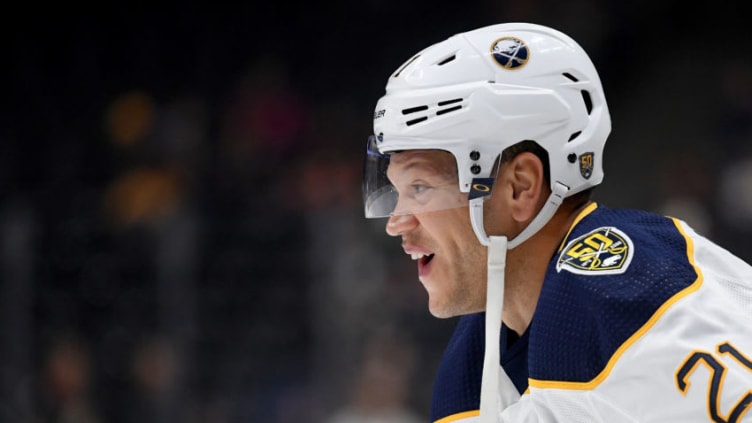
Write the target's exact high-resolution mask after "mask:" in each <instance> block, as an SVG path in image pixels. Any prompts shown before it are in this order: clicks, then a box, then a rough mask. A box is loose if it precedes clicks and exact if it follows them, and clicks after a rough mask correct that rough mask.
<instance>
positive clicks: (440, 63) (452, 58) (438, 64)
mask: <svg viewBox="0 0 752 423" xmlns="http://www.w3.org/2000/svg"><path fill="white" fill-rule="evenodd" d="M456 58H457V55H456V54H452V55H451V56H448V57H446V58H444V59H443V60H442V61H440V62H438V63H436V65H437V66H444V65H446V64H447V63H449V62H452V61H454V59H456Z"/></svg>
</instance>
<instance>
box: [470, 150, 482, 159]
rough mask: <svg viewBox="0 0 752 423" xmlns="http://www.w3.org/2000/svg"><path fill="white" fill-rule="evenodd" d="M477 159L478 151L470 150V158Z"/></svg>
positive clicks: (478, 156)
mask: <svg viewBox="0 0 752 423" xmlns="http://www.w3.org/2000/svg"><path fill="white" fill-rule="evenodd" d="M478 159H480V152H478V151H476V150H473V151H471V152H470V160H473V161H475V160H478Z"/></svg>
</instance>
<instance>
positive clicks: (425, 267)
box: [418, 254, 434, 277]
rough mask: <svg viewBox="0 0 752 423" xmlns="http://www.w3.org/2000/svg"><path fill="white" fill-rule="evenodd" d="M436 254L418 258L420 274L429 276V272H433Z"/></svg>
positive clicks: (420, 275)
mask: <svg viewBox="0 0 752 423" xmlns="http://www.w3.org/2000/svg"><path fill="white" fill-rule="evenodd" d="M433 257H434V255H433V254H429V255H427V256H423V257H421V258H420V259H419V260H418V276H419V277H423V276H427V275H428V274H429V273H431V263H432V260H433Z"/></svg>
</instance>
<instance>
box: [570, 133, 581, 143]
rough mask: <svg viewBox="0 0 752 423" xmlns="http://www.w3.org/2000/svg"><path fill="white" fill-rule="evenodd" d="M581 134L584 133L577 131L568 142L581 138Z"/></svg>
mask: <svg viewBox="0 0 752 423" xmlns="http://www.w3.org/2000/svg"><path fill="white" fill-rule="evenodd" d="M581 133H582V131H577V132H575V133H573V134H572V135H570V136H569V140H568V141H567V142H572V141H574V139H575V138H577V137H579V136H580V134H581Z"/></svg>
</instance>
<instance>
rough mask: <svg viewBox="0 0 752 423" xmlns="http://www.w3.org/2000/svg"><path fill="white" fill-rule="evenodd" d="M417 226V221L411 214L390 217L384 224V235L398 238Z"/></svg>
mask: <svg viewBox="0 0 752 423" xmlns="http://www.w3.org/2000/svg"><path fill="white" fill-rule="evenodd" d="M417 225H418V219H416V218H415V216H413V215H412V214H403V215H399V216H392V217H390V218H389V220H388V221H387V222H386V233H387V234H389V235H390V236H400V235H402V234H404V233H405V232H408V231H410V230H412V229H413V228H415V227H416V226H417Z"/></svg>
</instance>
